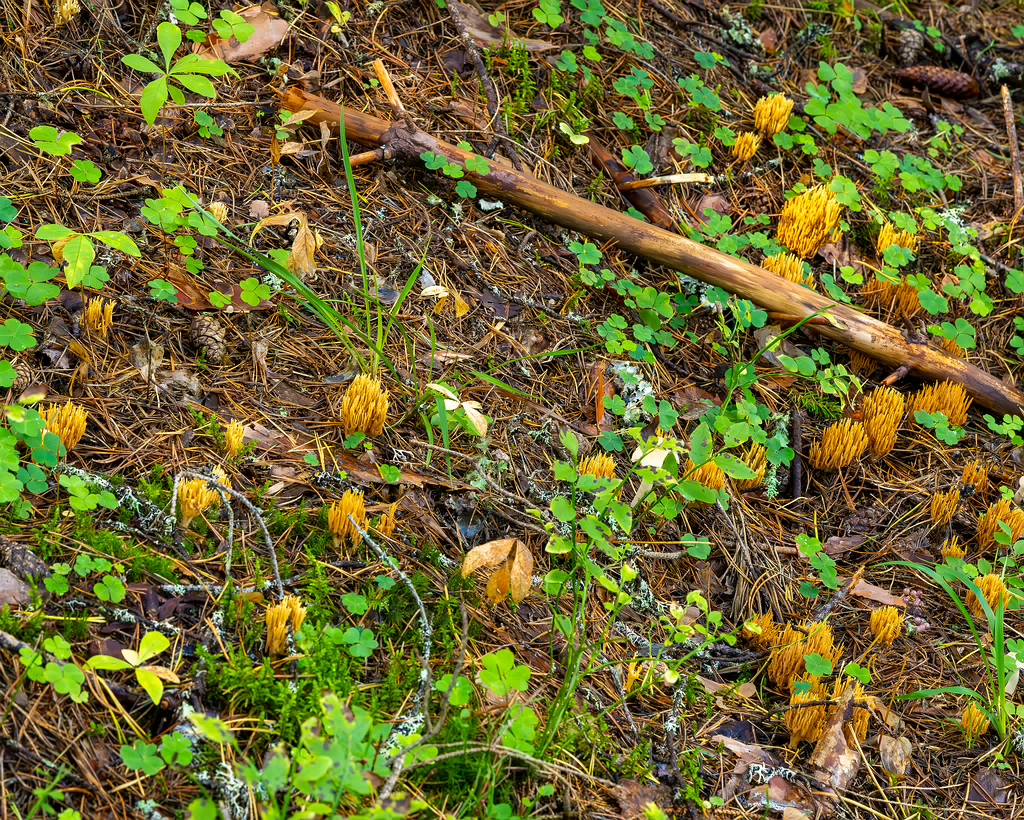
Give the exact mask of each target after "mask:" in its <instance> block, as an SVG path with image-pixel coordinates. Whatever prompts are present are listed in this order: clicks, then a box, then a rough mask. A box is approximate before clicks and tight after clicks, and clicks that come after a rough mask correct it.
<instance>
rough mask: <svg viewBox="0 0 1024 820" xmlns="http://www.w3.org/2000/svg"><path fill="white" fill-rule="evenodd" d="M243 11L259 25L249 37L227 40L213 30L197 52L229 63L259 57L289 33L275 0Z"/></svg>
mask: <svg viewBox="0 0 1024 820" xmlns="http://www.w3.org/2000/svg"><path fill="white" fill-rule="evenodd" d="M241 15H242V17H244V18H245V21H246V22H247V23H249V24H250V25H252V26H255V28H256V31H255V32H254V33H253V35H252V36H251V37H250V38H249V39H248V40H246V41H245V42H244V43H240V42H238V40H236V39H234V38H233V37H232V38H231V39H230V40H228V41H224V40H221V39H220V37H218V36H217V35H216V34H210V35H209V36H208V38H207V40H206V44H205V45H204V46H202V47H201V48H199V49H197V51H196V53H197V54H198V55H199V56H200V57H201V58H202V59H204V60H224V62H226V63H238V62H244V61H252V60H257V59H259V58H260V57H262V56H263V55H264V54H266V53H267V52H268V51H270V50H271V49H273V48H276V47H277V46H278V45H280V43H281V41H282V40H283V39H284V38H285V35H286V34H287V33H288V23H287V22H286V21H284V20H282V19H281V18H280V17H279V16H278V15H277V8H276V7H275V6H274V4H273V3H264V4H263V5H262V6H253V7H251V8H248V9H245V11H243V12H241Z"/></svg>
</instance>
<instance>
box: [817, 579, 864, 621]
mask: <svg viewBox="0 0 1024 820" xmlns="http://www.w3.org/2000/svg"><path fill="white" fill-rule="evenodd" d="M863 577H864V567H860V569H858V570H857V571H856V572H855V573H853V577H851V578H850V580H849V581H847V582H846V583H845V584H843V588H842V589H840V590H839V591H838V592H836V594H835V595H833V596H832V597H831V598H829V599H828V600H827V601H825V603H823V604H822V605H821V606H819V607H818V608H817V609H816V610H814V614H813V615H812V616H811V623H817V622H818V621H824V620H825V619H826V618H827V617H828V616H829V615H831V614H832V610H833V609H835V608H836V607H837V606H839V604H840V603H841V602H842V601H843V599H844V598H846V597H847V596H848V595H849V594H850V593H851V592H853V589H854V587H856V586H857V584H859V583H860V581H861V579H862V578H863Z"/></svg>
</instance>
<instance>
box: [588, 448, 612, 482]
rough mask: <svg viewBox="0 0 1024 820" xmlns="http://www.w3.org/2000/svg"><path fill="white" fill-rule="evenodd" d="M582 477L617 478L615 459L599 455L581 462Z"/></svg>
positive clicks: (603, 454)
mask: <svg viewBox="0 0 1024 820" xmlns="http://www.w3.org/2000/svg"><path fill="white" fill-rule="evenodd" d="M579 474H580V475H592V476H594V478H615V459H614V458H612V457H611V456H610V455H607V454H606V453H598V454H596V455H593V456H590V457H589V458H585V459H583V461H581V462H580V468H579Z"/></svg>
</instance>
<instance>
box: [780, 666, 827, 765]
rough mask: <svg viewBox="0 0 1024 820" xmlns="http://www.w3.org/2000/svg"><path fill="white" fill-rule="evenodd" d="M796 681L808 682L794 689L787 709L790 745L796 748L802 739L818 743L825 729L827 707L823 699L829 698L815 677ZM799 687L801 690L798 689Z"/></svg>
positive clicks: (786, 719) (806, 677)
mask: <svg viewBox="0 0 1024 820" xmlns="http://www.w3.org/2000/svg"><path fill="white" fill-rule="evenodd" d="M794 683H802V684H807V686H801V687H797V688H795V689H794V692H793V694H792V695H791V696H790V698H789V709H788V710H786V718H785V721H786V728H787V729H789V735H790V737H789V746H790V748H791V749H795V748H796V747H797V746H799V745H800V743H801V742H802V741H805V740H806V741H808V742H809V743H817V742H818V741H819V740H821V735H822V732H823V731H824V729H825V714H826V712H827V707H826V706H825V704H824V703H823V702H822V701H826V700H828V694H827V693H826V691H825V687H824V686H822V685H821V683H820V681H819V680H818V679H817V678H815V677H810V676H805V677H803V678H801V679H799V680H798V681H794ZM797 689H798V690H799V691H797Z"/></svg>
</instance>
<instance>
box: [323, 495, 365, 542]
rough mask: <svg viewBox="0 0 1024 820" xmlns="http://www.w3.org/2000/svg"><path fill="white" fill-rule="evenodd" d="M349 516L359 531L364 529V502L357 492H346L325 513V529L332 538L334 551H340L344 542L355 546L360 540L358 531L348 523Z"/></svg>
mask: <svg viewBox="0 0 1024 820" xmlns="http://www.w3.org/2000/svg"><path fill="white" fill-rule="evenodd" d="M349 516H352V518H354V519H355V521H356V524H358V525H359V527H360V528H361V529H363V530H365V529H366V500H365V499H364V498H363V494H362V493H361V492H359V491H358V490H348V491H346V492H345V493H344V495H342V496H341V500H340V501H335V502H334V503H333V504H331V506H330V508H329V509H328V511H327V527H328V529H329V530H330V531H331V535H333V536H334V548H335V549H341V548H342V547H343V546H344V544H345V542H346V541H348V542H349V543H350V544H351V545H352V546H356V545H358V544H359V542H360V541H361V540H362V536H361V535H360V533H359V530H358V529H356V527H354V526H353V525H352V522H351V521H349Z"/></svg>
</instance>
